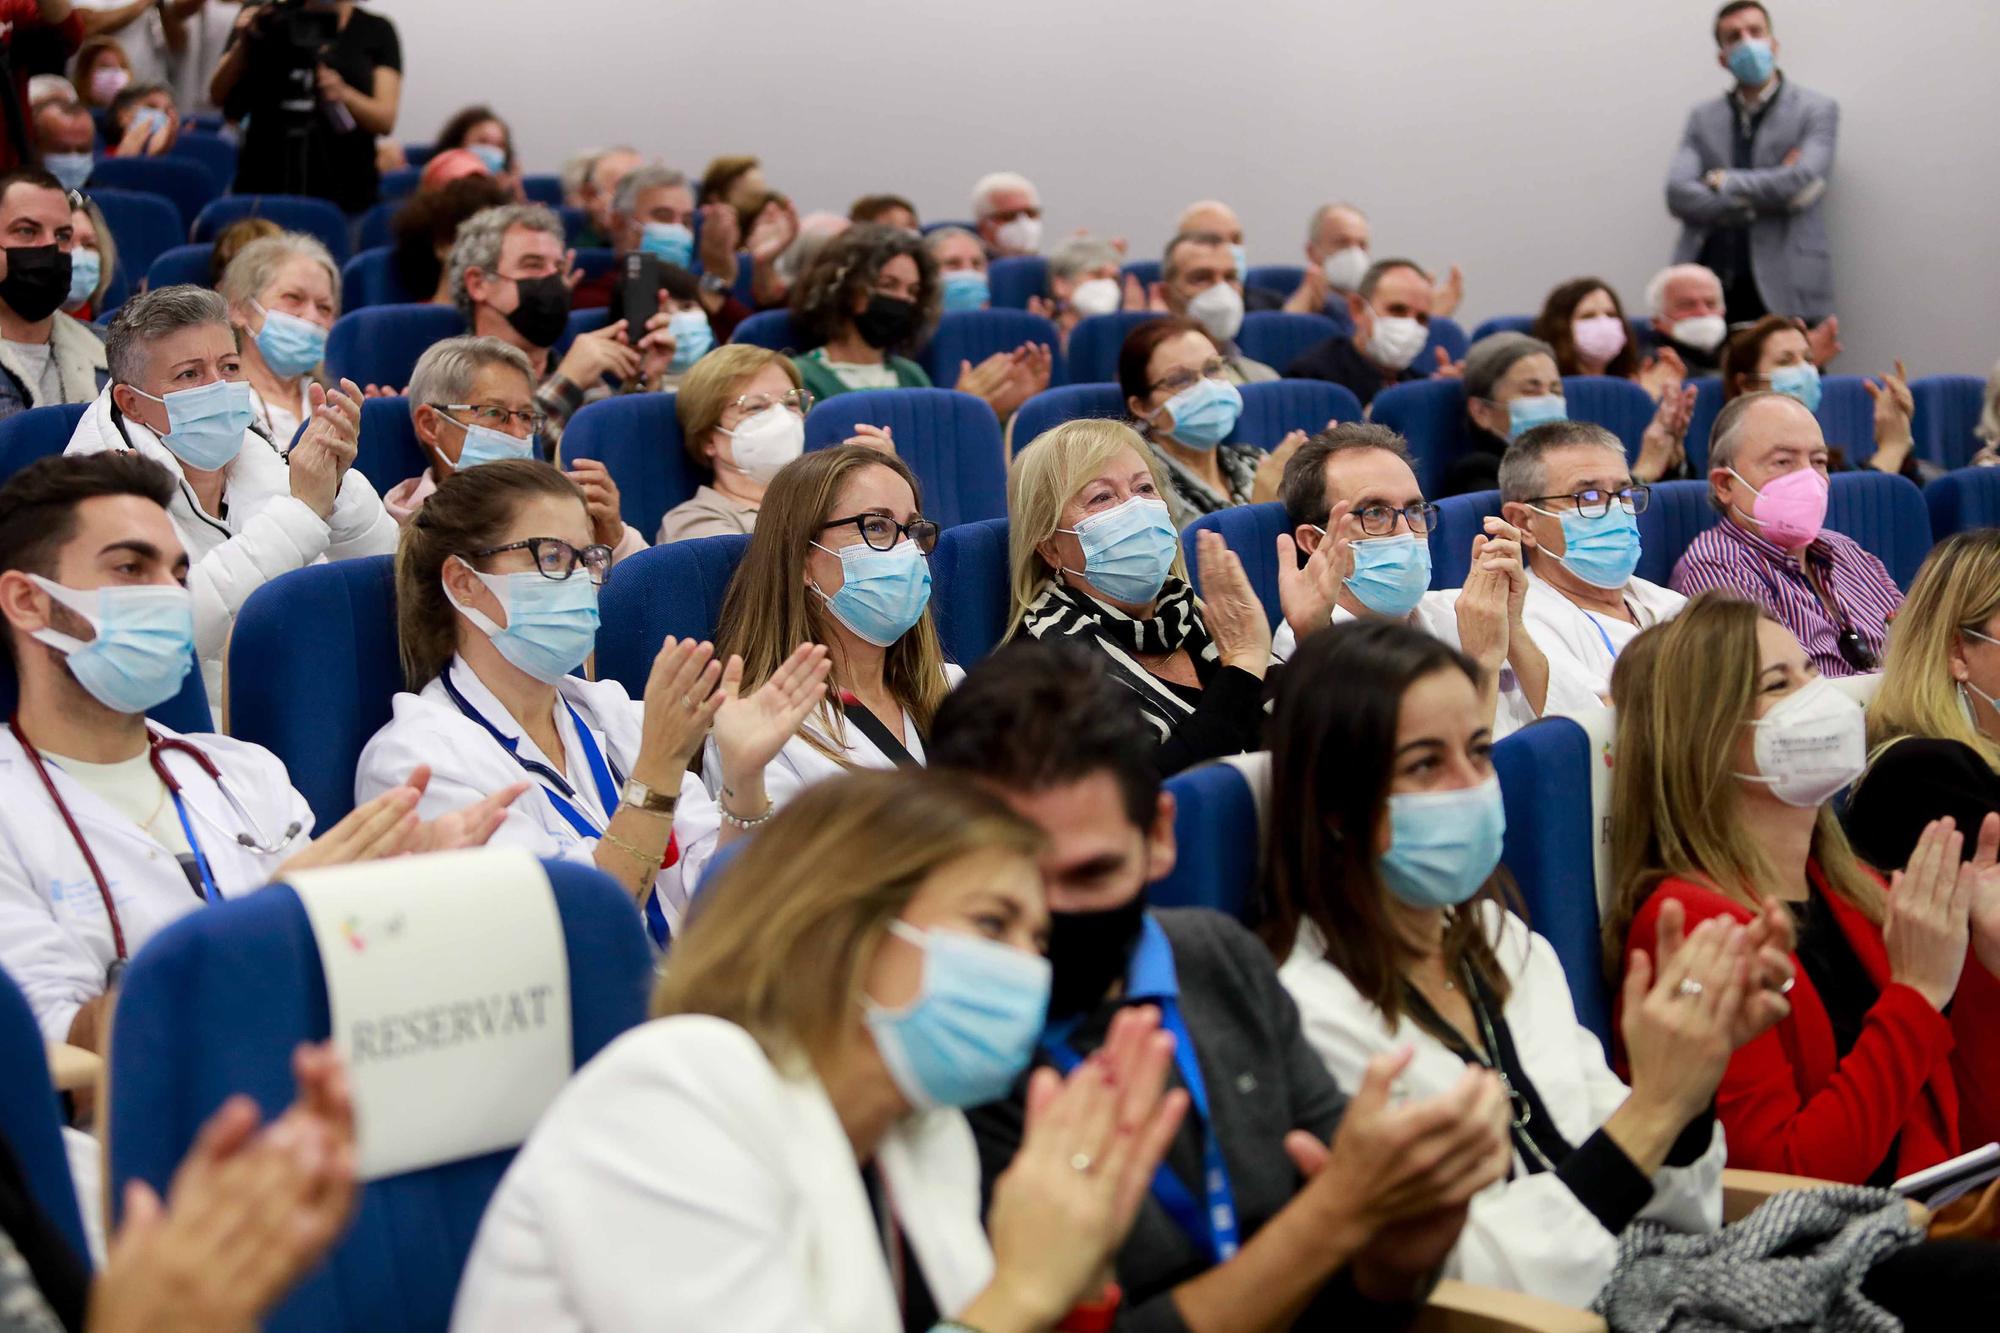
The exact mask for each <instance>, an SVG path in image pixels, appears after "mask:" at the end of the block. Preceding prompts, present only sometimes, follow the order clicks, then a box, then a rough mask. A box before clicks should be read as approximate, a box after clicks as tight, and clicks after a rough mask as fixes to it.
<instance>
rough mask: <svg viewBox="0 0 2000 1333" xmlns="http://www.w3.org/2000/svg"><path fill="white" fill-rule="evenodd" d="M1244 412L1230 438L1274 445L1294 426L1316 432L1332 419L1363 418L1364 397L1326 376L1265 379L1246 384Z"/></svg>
mask: <svg viewBox="0 0 2000 1333" xmlns="http://www.w3.org/2000/svg"><path fill="white" fill-rule="evenodd" d="M1237 392H1239V393H1241V394H1242V395H1243V415H1242V416H1240V417H1238V418H1237V419H1236V428H1235V429H1234V430H1232V431H1231V432H1230V433H1229V435H1228V439H1229V440H1230V441H1231V442H1236V441H1242V442H1246V443H1249V444H1254V445H1257V446H1258V447H1259V448H1262V449H1275V448H1277V446H1278V444H1279V442H1280V441H1282V440H1283V439H1284V438H1285V436H1287V435H1289V434H1290V433H1291V432H1293V431H1295V430H1302V431H1304V432H1305V433H1306V434H1308V435H1317V434H1318V433H1319V432H1321V431H1323V430H1325V429H1326V423H1327V422H1329V421H1360V420H1361V419H1362V412H1361V401H1360V400H1359V399H1358V398H1356V397H1355V396H1354V393H1353V391H1352V390H1350V389H1348V388H1347V387H1346V386H1345V385H1341V384H1329V383H1327V382H1326V381H1325V380H1265V381H1263V382H1262V383H1260V384H1245V385H1243V386H1242V387H1241V388H1240V389H1238V391H1237Z"/></svg>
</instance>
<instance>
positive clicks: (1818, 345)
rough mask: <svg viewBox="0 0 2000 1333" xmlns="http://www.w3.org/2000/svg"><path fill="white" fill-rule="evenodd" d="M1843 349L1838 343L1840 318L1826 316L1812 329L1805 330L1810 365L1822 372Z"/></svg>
mask: <svg viewBox="0 0 2000 1333" xmlns="http://www.w3.org/2000/svg"><path fill="white" fill-rule="evenodd" d="M1844 350H1845V349H1844V348H1843V347H1842V346H1841V343H1840V317H1839V316H1838V315H1828V316H1827V317H1826V318H1825V319H1823V320H1821V321H1820V322H1819V323H1817V324H1815V325H1813V327H1812V328H1810V329H1808V330H1806V351H1807V352H1808V353H1809V354H1810V355H1811V357H1812V363H1813V364H1814V365H1815V366H1818V367H1819V368H1820V370H1821V371H1822V372H1823V371H1825V370H1826V368H1827V367H1828V366H1829V365H1831V364H1832V363H1833V359H1834V358H1835V357H1837V356H1839V355H1840V354H1841V352H1842V351H1844Z"/></svg>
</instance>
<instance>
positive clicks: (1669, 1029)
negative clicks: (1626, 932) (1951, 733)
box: [1620, 903, 1750, 1155]
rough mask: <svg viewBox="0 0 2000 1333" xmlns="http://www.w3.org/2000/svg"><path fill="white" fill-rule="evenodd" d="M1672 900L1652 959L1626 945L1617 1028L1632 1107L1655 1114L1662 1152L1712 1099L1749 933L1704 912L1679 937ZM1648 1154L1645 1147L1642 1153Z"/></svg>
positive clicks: (1680, 917)
mask: <svg viewBox="0 0 2000 1333" xmlns="http://www.w3.org/2000/svg"><path fill="white" fill-rule="evenodd" d="M1685 921H1686V918H1685V915H1684V913H1683V910H1682V908H1681V905H1680V904H1679V903H1668V904H1666V905H1665V907H1664V908H1662V910H1661V913H1660V925H1659V931H1658V935H1657V937H1656V953H1657V956H1658V962H1657V963H1655V962H1654V960H1653V959H1652V958H1650V957H1648V956H1647V954H1646V953H1645V952H1644V951H1643V950H1634V951H1633V953H1632V955H1631V957H1630V959H1629V960H1628V962H1627V964H1626V968H1625V993H1624V1005H1623V1011H1622V1014H1621V1018H1620V1032H1621V1035H1622V1036H1623V1037H1624V1039H1625V1049H1626V1051H1627V1053H1628V1056H1629V1059H1630V1061H1631V1068H1632V1099H1633V1102H1634V1103H1635V1104H1636V1105H1635V1110H1637V1109H1639V1108H1645V1109H1647V1110H1651V1111H1655V1112H1657V1113H1659V1115H1660V1116H1662V1117H1663V1121H1662V1125H1661V1127H1660V1129H1659V1131H1658V1135H1657V1139H1656V1151H1658V1152H1659V1153H1661V1154H1664V1153H1665V1151H1666V1149H1667V1147H1669V1146H1670V1145H1671V1144H1672V1142H1673V1140H1674V1138H1675V1137H1676V1136H1677V1135H1678V1134H1679V1133H1680V1130H1681V1128H1682V1127H1684V1126H1686V1124H1687V1123H1688V1121H1690V1120H1692V1119H1694V1118H1695V1116H1697V1115H1699V1114H1700V1113H1701V1112H1702V1110H1703V1109H1705V1108H1706V1107H1707V1106H1708V1104H1709V1103H1710V1102H1711V1101H1713V1100H1714V1098H1715V1090H1716V1088H1717V1086H1719V1085H1720V1084H1721V1082H1722V1075H1723V1071H1724V1070H1726V1069H1727V1068H1728V1067H1729V1057H1730V1056H1731V1055H1732V1054H1733V1053H1734V1052H1735V1050H1736V1035H1737V1030H1738V1024H1739V1021H1740V1018H1741V1012H1742V1008H1743V1002H1744V999H1745V996H1746V995H1747V993H1748V984H1749V969H1750V963H1749V959H1750V953H1749V935H1748V932H1747V931H1746V930H1745V929H1744V927H1743V926H1742V925H1740V924H1739V923H1737V922H1734V921H1729V920H1726V919H1723V918H1720V917H1716V918H1711V919H1710V920H1707V921H1704V922H1702V923H1701V924H1700V925H1699V926H1697V927H1695V929H1694V933H1693V934H1691V935H1687V936H1685V937H1683V935H1682V930H1683V928H1684V925H1685ZM1649 1155H1650V1154H1649Z"/></svg>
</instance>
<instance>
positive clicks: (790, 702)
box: [715, 643, 833, 818]
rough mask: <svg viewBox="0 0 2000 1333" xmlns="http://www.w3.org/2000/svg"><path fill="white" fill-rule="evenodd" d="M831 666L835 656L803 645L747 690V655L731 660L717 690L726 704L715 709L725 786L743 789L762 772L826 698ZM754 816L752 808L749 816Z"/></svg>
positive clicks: (718, 746) (817, 648)
mask: <svg viewBox="0 0 2000 1333" xmlns="http://www.w3.org/2000/svg"><path fill="white" fill-rule="evenodd" d="M832 670H833V658H832V656H831V654H829V653H828V651H827V650H826V649H825V648H823V647H821V646H820V645H819V644H816V643H802V644H800V645H799V646H798V647H797V648H795V649H793V650H792V655H791V656H790V657H787V658H786V659H785V660H784V661H783V662H782V663H780V664H779V666H778V669H777V670H776V671H774V672H772V673H771V677H770V679H769V680H766V681H765V682H764V683H763V684H762V685H760V686H758V687H757V688H756V689H755V690H752V691H751V692H750V693H749V694H744V693H742V687H743V659H742V658H740V657H732V658H730V659H729V664H728V665H727V666H725V667H723V669H722V683H721V688H720V690H719V691H718V692H719V693H720V694H721V696H722V703H721V704H720V706H718V707H717V709H716V710H715V748H716V753H717V756H718V758H720V760H721V762H722V781H723V785H724V786H725V787H728V788H732V789H735V790H739V791H740V790H742V789H743V788H744V787H745V786H746V785H747V784H748V783H749V782H750V781H751V780H752V779H753V778H759V777H761V776H762V774H763V772H764V769H765V767H766V766H767V765H768V764H769V763H770V762H771V761H772V760H773V759H776V758H777V757H778V752H779V751H780V750H782V749H784V748H785V742H786V741H788V740H790V739H791V738H792V737H793V736H795V735H797V734H798V730H799V728H800V726H802V725H804V723H805V720H806V718H807V717H809V716H810V715H811V714H812V710H813V709H814V708H815V707H816V706H817V705H819V704H820V703H821V702H823V701H824V700H825V699H826V678H827V676H828V675H829V674H830V673H831V672H832ZM760 808H761V807H760ZM739 813H740V811H739ZM756 814H757V811H755V810H753V811H751V812H750V813H749V815H748V816H747V817H750V818H754V817H755V816H756Z"/></svg>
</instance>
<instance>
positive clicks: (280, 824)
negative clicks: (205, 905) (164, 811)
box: [0, 723, 313, 1041]
mask: <svg viewBox="0 0 2000 1333" xmlns="http://www.w3.org/2000/svg"><path fill="white" fill-rule="evenodd" d="M152 725H153V730H154V731H155V732H157V733H158V734H160V735H162V736H166V737H175V736H176V735H177V733H175V732H173V731H170V730H169V729H167V728H166V727H162V726H160V725H158V724H157V723H155V724H152ZM182 739H185V740H187V741H188V742H189V743H191V744H194V745H198V746H200V747H201V749H202V751H203V753H205V754H207V755H208V757H209V759H210V760H211V761H212V762H213V763H214V764H215V766H216V768H217V769H218V770H219V771H220V772H221V774H222V781H223V783H224V784H225V785H226V786H227V788H228V796H225V795H224V794H223V791H222V790H221V789H220V788H218V787H217V786H216V784H215V783H214V781H212V780H211V779H210V778H209V776H208V775H207V774H206V773H204V772H202V770H201V766H200V765H199V764H197V763H196V762H195V760H194V759H193V757H191V756H189V755H187V754H183V753H180V752H177V751H174V750H167V751H165V752H163V755H162V757H163V759H164V761H165V763H166V765H167V769H168V771H169V772H171V773H172V774H173V775H174V777H175V778H176V779H177V780H178V781H179V782H180V784H181V788H182V791H183V793H184V799H185V800H186V802H187V805H188V818H189V821H190V822H191V823H192V824H193V825H194V834H195V841H197V842H199V843H200V844H201V850H202V852H203V854H204V855H206V856H207V858H208V864H209V869H210V871H211V873H213V874H214V876H215V886H216V888H217V890H219V891H220V892H221V893H222V895H223V896H224V897H229V898H234V897H237V896H239V895H241V894H245V893H249V892H250V891H251V890H253V889H258V888H261V887H263V886H264V885H265V884H266V883H268V882H269V881H270V879H271V876H272V875H273V874H274V873H275V872H276V870H277V868H278V866H279V864H280V863H281V862H283V861H284V860H286V859H287V858H288V857H292V856H296V855H298V853H300V852H301V851H304V850H305V848H306V846H307V845H308V843H309V842H310V841H311V837H310V835H311V833H312V827H313V814H312V807H311V806H309V805H307V804H306V801H305V798H304V797H303V796H300V795H299V794H298V793H297V792H296V791H294V790H292V782H291V778H290V776H289V775H288V774H287V773H286V772H285V766H284V765H283V764H282V763H280V762H279V761H278V757H277V756H276V755H274V754H272V753H271V752H270V751H269V750H266V749H264V748H263V747H262V746H258V745H251V744H249V743H248V742H245V741H239V740H234V739H232V738H230V737H228V736H210V735H198V736H187V737H184V738H182ZM44 771H45V772H46V773H47V774H48V776H49V780H50V781H51V782H53V783H54V784H55V789H56V792H57V793H58V794H59V795H60V796H61V797H62V800H63V804H64V805H66V806H68V807H69V812H70V815H71V817H72V818H74V819H75V820H76V826H77V829H78V831H80V832H81V833H82V834H83V836H84V839H85V841H87V842H88V843H89V844H90V850H91V852H92V854H93V855H94V856H95V857H96V858H97V864H98V866H99V867H100V868H102V870H103V871H104V877H105V879H106V881H107V882H108V883H109V887H110V890H111V900H112V902H113V904H114V905H115V906H116V907H117V909H118V921H119V924H120V926H121V927H122V928H123V930H124V934H125V951H126V955H127V956H128V957H130V956H132V955H134V954H137V953H138V952H139V950H140V948H142V947H143V946H144V945H145V943H146V941H147V940H150V939H151V938H152V937H153V936H154V935H156V934H158V933H159V932H160V931H161V930H162V929H163V928H164V927H166V926H168V925H170V924H172V923H173V922H174V921H177V920H179V919H180V918H181V917H183V916H186V915H187V914H188V913H189V912H192V911H193V910H195V909H196V908H197V907H200V906H201V905H202V900H201V898H200V897H199V896H197V895H196V893H195V892H194V891H193V889H192V888H190V886H189V884H188V880H187V876H186V875H184V874H183V873H182V871H181V868H180V865H179V863H178V862H176V861H175V859H174V855H173V853H172V852H170V851H168V850H167V849H166V848H164V847H162V846H161V845H160V844H159V843H158V842H156V841H154V839H153V838H152V837H151V836H150V835H148V834H147V833H146V832H145V831H144V830H143V829H141V828H140V827H139V826H138V825H137V824H135V823H134V822H133V821H132V820H131V819H130V818H128V817H127V816H126V815H123V814H121V813H119V812H118V811H117V810H114V809H113V808H112V807H111V806H110V805H108V804H106V802H105V801H104V800H103V798H101V797H99V796H98V795H97V793H95V792H93V791H91V790H90V788H88V787H86V786H84V785H83V784H82V783H80V782H78V781H77V780H76V779H75V778H73V777H71V776H70V775H69V774H68V773H66V772H64V771H63V769H62V768H61V767H60V766H58V765H56V764H54V763H50V762H46V760H45V763H44ZM0 793H4V794H0V966H4V967H5V968H6V970H7V972H8V974H9V975H10V976H12V977H13V978H14V981H15V982H16V983H17V984H18V985H19V986H20V987H21V989H22V991H23V992H25V993H26V995H27V997H28V1004H29V1006H30V1007H31V1008H33V1009H34V1011H35V1018H36V1020H37V1021H38V1022H40V1024H41V1026H42V1033H43V1035H44V1036H45V1037H47V1038H48V1040H50V1041H65V1040H67V1039H68V1036H69V1025H70V1023H71V1021H72V1020H73V1019H74V1018H75V1017H76V1011H77V1010H78V1009H80V1008H82V1007H83V1005H84V1004H85V1003H86V1002H88V1001H90V1000H94V999H96V998H97V997H98V996H100V995H102V994H103V993H104V975H105V972H106V971H107V970H108V969H109V968H110V966H111V964H112V963H113V962H114V961H116V960H117V957H118V949H117V946H116V944H115V943H114V941H113V939H112V934H111V921H110V918H109V917H108V916H107V915H106V914H105V910H104V900H103V898H102V897H101V896H99V894H98V891H97V881H96V880H95V879H94V878H92V876H91V873H90V866H89V864H88V863H87V862H85V861H84V859H83V853H82V852H81V851H80V850H78V848H77V845H76V840H75V839H74V838H72V837H71V836H70V834H69V830H68V828H66V827H65V826H64V824H63V819H62V815H61V814H60V813H59V812H58V811H57V809H56V807H55V804H54V802H52V801H50V800H49V794H48V788H46V787H44V786H43V785H42V780H41V779H40V778H39V777H37V776H36V775H35V771H34V769H33V768H32V767H31V766H30V761H29V759H28V756H27V753H26V752H25V751H24V750H22V748H21V743H20V742H19V741H17V740H15V739H14V735H13V733H12V732H11V731H7V730H3V729H0ZM229 796H234V797H235V798H236V799H237V800H238V801H239V802H241V803H242V805H243V808H244V810H245V811H247V812H248V813H249V816H250V819H249V824H248V827H247V828H246V826H245V822H244V818H243V816H242V815H241V814H238V813H237V811H236V808H235V807H234V806H232V805H231V804H230V803H229ZM294 821H297V823H298V824H299V834H298V836H297V837H295V838H293V839H292V840H291V841H290V842H289V843H287V844H286V845H285V846H284V847H282V848H281V849H280V850H278V851H277V852H275V853H272V854H269V855H267V854H265V853H262V852H259V851H256V850H254V849H252V848H248V847H244V846H242V845H241V844H240V843H238V842H237V841H236V835H237V834H238V833H242V832H248V833H249V834H250V836H251V837H253V838H255V839H256V840H257V841H259V842H261V843H264V844H265V845H267V846H276V845H277V844H278V843H279V842H280V841H281V840H282V837H283V834H284V832H285V830H286V828H288V827H289V826H290V825H291V824H292V823H293V822H294Z"/></svg>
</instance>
